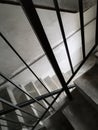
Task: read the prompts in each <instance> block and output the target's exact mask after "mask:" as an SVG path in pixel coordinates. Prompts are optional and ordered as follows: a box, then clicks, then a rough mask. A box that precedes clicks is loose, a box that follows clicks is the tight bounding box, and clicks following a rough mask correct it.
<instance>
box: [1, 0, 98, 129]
mask: <svg viewBox="0 0 98 130" xmlns="http://www.w3.org/2000/svg"><path fill="white" fill-rule="evenodd" d="M20 1H21V2H20V3H18V1H16V0H11V1H10V2H9V1H6V0H4V1H2V0H1V3H5V4H6V3H7V4H14V5H15V4H17V5H18V6H20V5H21V6H22V7H23V8H24V12H25V13H26V15H27V16H28V19H29V21H30V22H31V26H32V27H33V26H34V25H35V26H34V30H35V32H36V34H37V36H38V38H39V40H40V42H41V45H42V47H43V49H44V50H45V53H46V55H47V57H48V59H49V60H50V63H51V65H52V67H53V69H54V71H55V73H56V75H57V76H58V78H59V80H60V82H61V83H60V82H59V80H58V78H57V76H56V75H54V76H51V77H50V76H47V77H45V78H44V79H41V78H38V76H37V75H36V74H35V73H34V72H33V70H32V68H30V66H29V65H28V64H27V63H26V62H25V60H24V59H22V57H21V56H20V55H19V54H18V52H17V51H16V50H15V49H14V48H13V46H11V45H10V43H9V42H8V41H7V40H6V38H4V36H3V35H2V34H1V33H0V35H1V37H2V38H3V40H4V41H5V42H6V43H7V45H8V46H10V48H11V49H12V50H13V51H14V52H15V54H16V55H17V56H18V58H20V60H21V61H22V62H23V63H24V64H25V65H26V67H27V68H28V69H29V70H30V72H31V73H32V74H33V76H35V77H36V81H30V82H29V81H28V82H29V83H28V84H26V85H24V86H23V85H16V84H15V83H13V81H12V80H10V79H11V78H9V79H8V78H6V77H5V76H3V74H1V73H0V76H1V77H3V78H4V79H5V80H7V81H9V82H10V83H11V84H7V85H8V86H5V87H4V88H2V89H0V130H33V129H35V130H98V89H97V86H98V81H97V77H98V64H97V62H96V58H95V57H94V56H91V57H89V55H90V54H91V53H92V52H93V51H94V49H95V48H96V46H97V45H96V44H97V40H96V41H95V42H96V44H95V45H94V47H92V48H91V50H90V52H89V53H90V54H89V53H88V54H89V55H88V54H87V55H85V53H86V50H85V45H84V44H85V42H84V36H83V34H84V25H83V24H84V23H83V20H84V19H83V16H82V15H83V11H86V10H88V9H89V8H90V7H92V6H93V5H95V4H96V0H91V1H90V2H89V0H83V9H80V8H82V7H81V5H82V4H81V1H79V2H80V3H79V5H78V0H69V1H68V0H67V1H64V0H59V1H58V2H57V3H55V1H54V3H53V1H51V0H50V2H48V1H46V0H42V1H40V0H34V1H33V3H34V5H33V4H32V0H30V1H29V2H27V1H26V0H25V2H24V0H20ZM26 2H27V4H28V5H29V6H27V5H26ZM31 4H32V5H31ZM56 4H57V5H56ZM97 4H98V2H97ZM54 5H55V7H54ZM58 5H59V7H60V8H58ZM34 6H35V7H37V8H43V9H45V8H46V9H51V10H55V11H56V13H57V18H58V22H59V25H60V30H61V34H62V36H63V40H64V44H65V48H66V52H67V55H68V60H69V63H70V68H71V71H68V72H67V73H62V72H61V70H60V69H59V65H58V62H57V61H56V59H55V56H54V54H53V51H52V48H51V47H50V44H49V43H48V39H47V36H46V34H45V32H44V29H43V26H42V24H41V21H40V19H39V17H38V16H37V13H36V9H35V7H34ZM48 6H49V7H48ZM78 6H79V7H80V8H79V7H78ZM97 6H98V5H97ZM28 7H29V8H28ZM32 7H33V8H32ZM97 8H98V7H97ZM29 9H30V10H29ZM79 9H80V10H79ZM32 10H33V11H32ZM59 11H66V12H73V13H76V12H79V14H80V25H81V26H80V28H81V37H82V49H84V50H82V51H83V61H82V62H83V68H81V67H80V69H79V73H78V74H77V75H76V76H75V77H74V74H75V72H76V70H77V68H78V67H79V66H80V65H81V63H79V64H78V65H76V66H71V64H72V63H71V61H70V60H71V58H70V54H69V53H70V52H69V50H67V42H66V36H64V30H63V24H62V21H61V17H60V12H59ZM97 11H98V9H97ZM97 13H98V12H97ZM97 15H98V14H97ZM32 16H33V17H32ZM97 20H98V19H97ZM37 22H38V23H37ZM36 23H37V24H36ZM96 23H97V22H96ZM36 25H37V26H36ZM97 26H98V25H97V24H96V28H97V29H98V27H97ZM41 31H42V32H41ZM96 34H97V31H96ZM96 39H97V38H96ZM83 42H84V43H83ZM83 47H84V48H83ZM48 49H49V50H48ZM87 57H89V60H88V61H87V59H86V58H87ZM85 61H86V64H84V62H85ZM89 61H90V62H89ZM76 73H77V72H76ZM70 76H73V77H74V78H73V77H72V81H71V82H70V81H69V83H68V80H69V79H70V78H69V77H70ZM64 80H65V81H64ZM5 83H6V81H5ZM43 84H44V85H45V86H44V85H43ZM61 84H62V86H61ZM11 85H13V86H11ZM64 85H65V86H64ZM73 85H74V87H73V88H72V86H73ZM17 86H18V87H17ZM62 87H63V88H65V87H66V89H65V91H66V93H65V91H64V89H63V92H62V93H61V95H60V96H59V97H58V98H57V99H56V101H54V99H55V97H56V96H57V94H58V93H59V92H58V93H56V94H55V95H52V94H51V93H52V92H54V91H57V90H59V89H60V90H61V89H62ZM45 94H46V95H47V94H50V96H49V97H48V98H45ZM66 94H67V95H66ZM43 95H44V96H43ZM71 95H72V100H69V99H71ZM41 96H42V97H44V98H42V99H41V100H39V101H38V100H37V99H36V98H38V97H41ZM31 100H32V102H31V104H29V105H28V104H26V105H25V106H24V104H25V103H28V102H30V101H31ZM3 101H4V102H3ZM33 101H35V102H34V103H33ZM53 101H54V104H53V105H52V106H51V105H50V104H51V103H52V102H53ZM21 104H22V105H23V106H22V107H20V105H21ZM18 106H19V107H18ZM49 106H50V109H49V110H48V108H49ZM12 108H14V110H11V109H12ZM46 110H47V112H45V111H46ZM4 112H5V113H4ZM2 113H4V114H2ZM43 113H44V114H43ZM43 115H44V116H43Z"/></svg>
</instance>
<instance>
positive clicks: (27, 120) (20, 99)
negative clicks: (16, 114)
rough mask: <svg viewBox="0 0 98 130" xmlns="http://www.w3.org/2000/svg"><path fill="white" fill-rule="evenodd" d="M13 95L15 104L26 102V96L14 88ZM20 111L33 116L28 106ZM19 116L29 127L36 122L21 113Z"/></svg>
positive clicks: (34, 119)
mask: <svg viewBox="0 0 98 130" xmlns="http://www.w3.org/2000/svg"><path fill="white" fill-rule="evenodd" d="M13 95H14V97H15V100H16V102H17V103H22V102H24V101H27V100H28V99H27V97H26V95H25V94H24V93H22V92H21V91H20V90H18V89H17V88H15V89H14V90H13ZM17 95H18V96H17ZM22 110H24V111H27V112H29V113H31V114H32V115H35V113H34V111H33V109H32V108H31V106H29V105H28V106H26V107H23V108H22ZM21 114H22V116H23V117H24V118H23V119H24V122H25V123H27V124H29V125H32V124H33V123H35V122H36V118H32V117H30V116H29V115H27V114H25V113H24V112H21Z"/></svg>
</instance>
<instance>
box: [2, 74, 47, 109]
mask: <svg viewBox="0 0 98 130" xmlns="http://www.w3.org/2000/svg"><path fill="white" fill-rule="evenodd" d="M0 76H1V77H3V78H4V79H6V80H7V81H9V82H10V83H11V84H12V85H14V86H15V87H16V88H17V89H19V90H20V91H21V92H23V93H24V94H26V95H27V96H29V97H30V98H31V99H33V100H35V101H36V102H37V103H38V104H39V105H40V106H42V108H44V109H46V108H45V107H44V106H43V105H42V104H41V103H40V102H39V101H37V100H36V99H35V98H33V97H32V96H31V95H30V94H28V93H27V92H25V91H24V90H22V89H21V88H20V87H19V86H18V85H16V84H15V83H14V82H13V81H11V80H10V79H9V78H7V77H6V76H5V75H4V74H2V73H0Z"/></svg>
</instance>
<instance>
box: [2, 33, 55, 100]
mask: <svg viewBox="0 0 98 130" xmlns="http://www.w3.org/2000/svg"><path fill="white" fill-rule="evenodd" d="M0 36H1V37H2V39H3V40H4V41H5V42H6V44H7V45H8V46H9V47H10V48H11V49H12V50H13V52H14V53H15V54H16V55H17V56H18V58H19V59H20V60H21V61H22V62H23V63H24V64H25V65H26V67H27V68H28V69H29V70H30V72H31V73H32V74H33V75H34V76H35V77H36V78H37V80H38V81H39V82H40V83H41V84H42V86H43V87H44V88H45V89H46V90H47V92H48V93H50V91H49V90H48V88H47V87H46V86H45V85H44V83H43V82H42V81H41V80H40V79H39V77H38V76H37V75H36V74H35V72H34V71H33V70H32V69H31V67H30V66H29V65H28V64H27V63H26V62H25V61H24V59H23V58H22V57H21V56H20V55H19V53H18V52H17V51H16V50H15V49H14V47H13V46H12V45H11V44H10V43H9V41H8V40H7V39H6V38H5V37H4V35H3V34H2V33H1V32H0ZM50 94H51V93H50ZM51 96H52V95H51ZM52 98H53V99H54V97H53V96H52ZM47 102H48V101H47Z"/></svg>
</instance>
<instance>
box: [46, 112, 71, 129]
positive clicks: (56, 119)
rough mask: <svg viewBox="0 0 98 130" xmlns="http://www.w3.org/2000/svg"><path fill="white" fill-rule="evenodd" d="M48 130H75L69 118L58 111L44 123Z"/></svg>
mask: <svg viewBox="0 0 98 130" xmlns="http://www.w3.org/2000/svg"><path fill="white" fill-rule="evenodd" d="M44 125H45V127H46V128H47V129H48V130H74V129H73V127H72V126H71V124H70V123H69V121H68V120H67V118H66V117H65V116H64V114H63V113H62V112H61V111H57V112H56V113H55V114H53V115H52V116H50V117H49V118H47V119H46V120H45V121H44Z"/></svg>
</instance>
